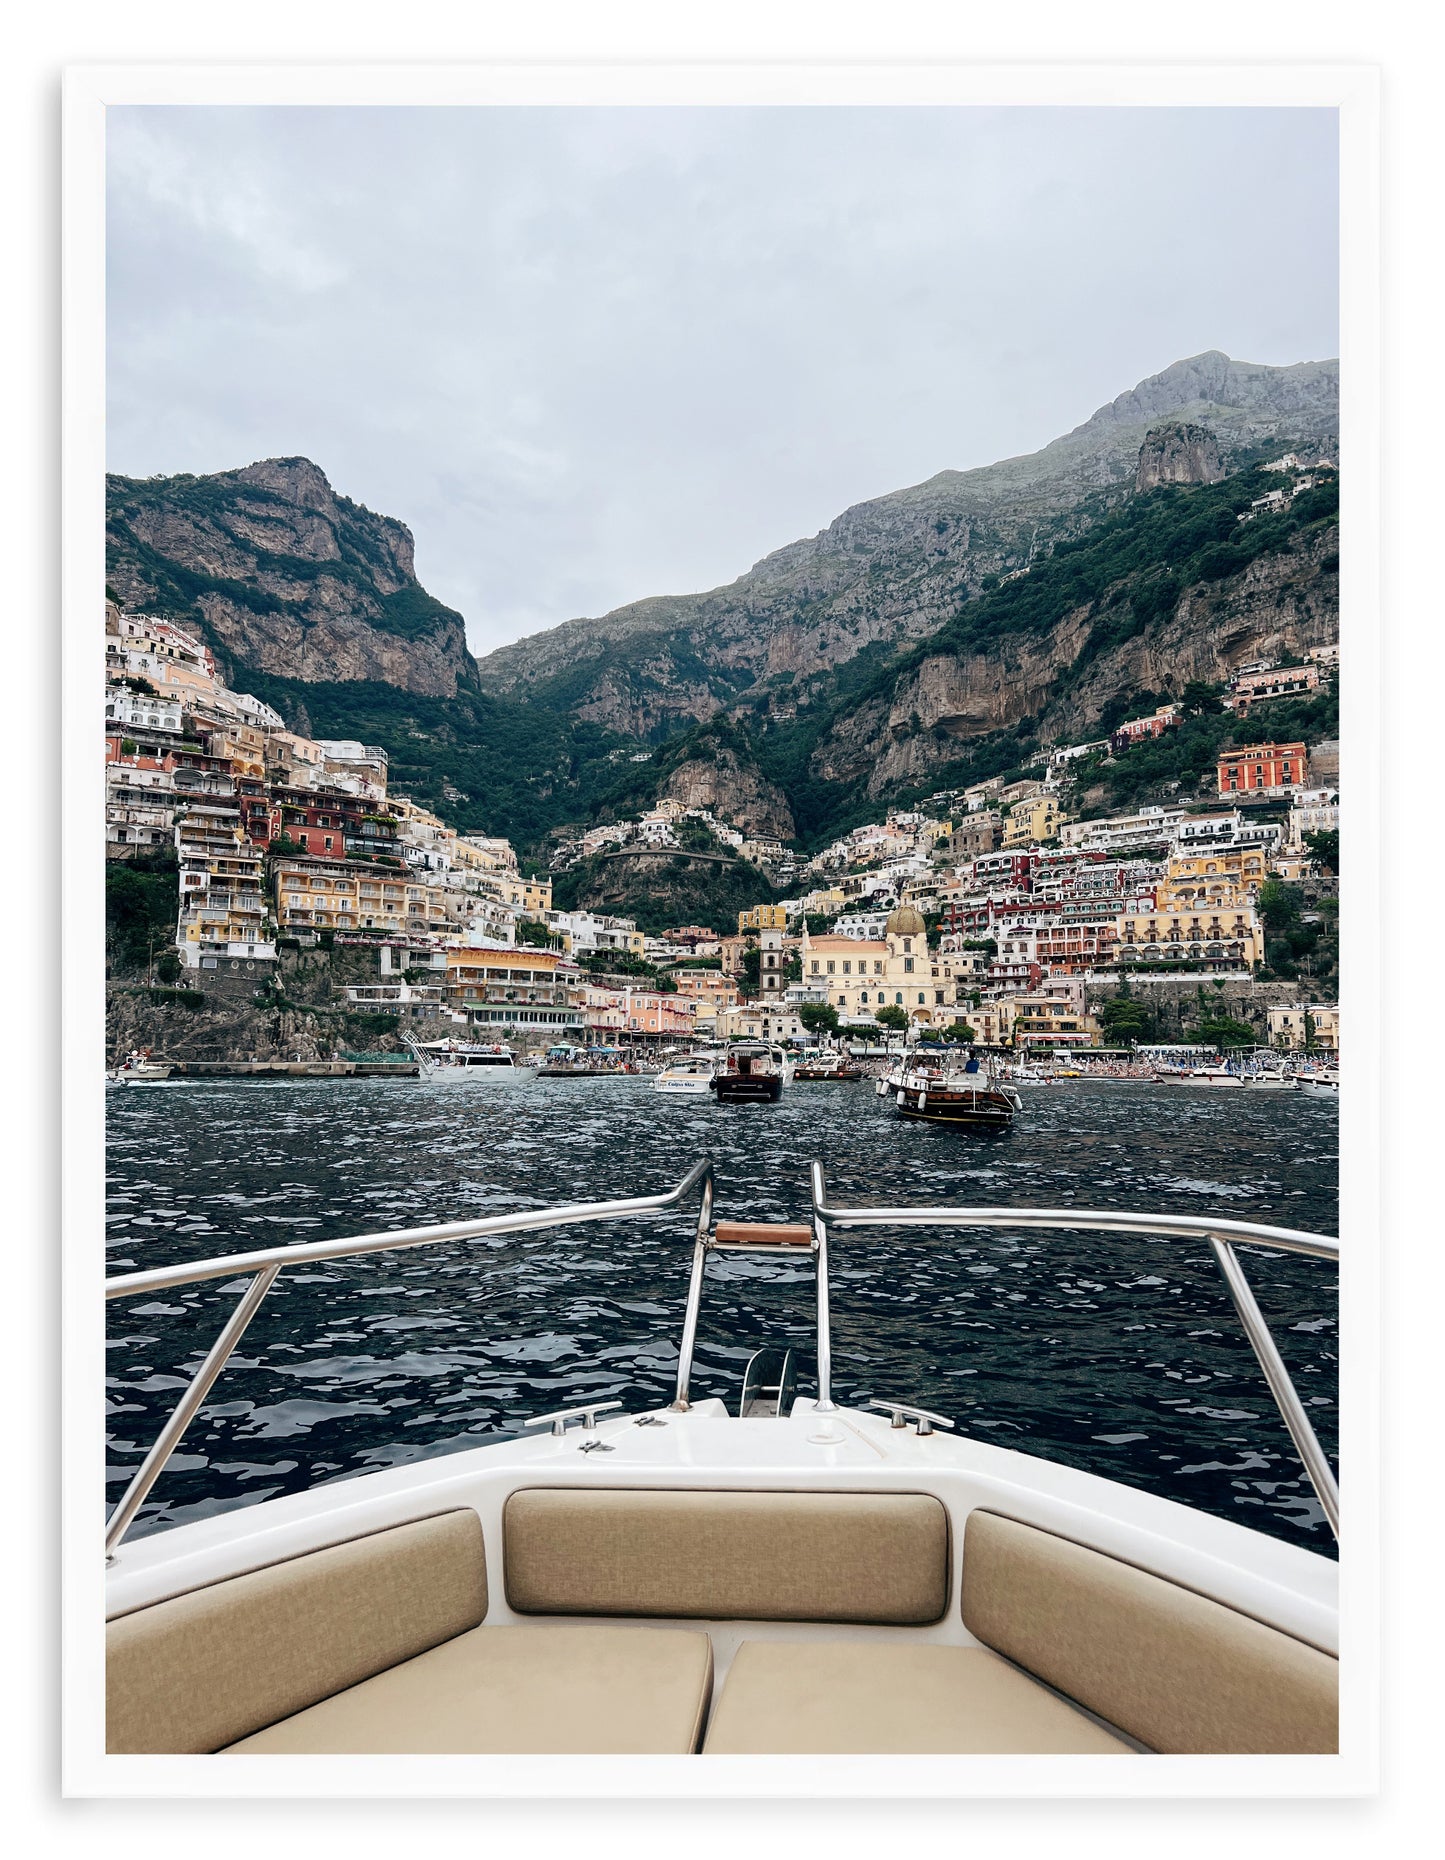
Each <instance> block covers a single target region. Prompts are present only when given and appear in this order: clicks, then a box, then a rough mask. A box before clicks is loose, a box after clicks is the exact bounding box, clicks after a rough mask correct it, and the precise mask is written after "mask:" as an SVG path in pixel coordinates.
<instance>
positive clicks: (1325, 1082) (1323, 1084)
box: [1294, 1066, 1340, 1101]
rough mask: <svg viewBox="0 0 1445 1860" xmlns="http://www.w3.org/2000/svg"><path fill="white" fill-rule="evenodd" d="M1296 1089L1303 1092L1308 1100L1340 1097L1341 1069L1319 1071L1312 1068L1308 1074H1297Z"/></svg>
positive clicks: (1333, 1068)
mask: <svg viewBox="0 0 1445 1860" xmlns="http://www.w3.org/2000/svg"><path fill="white" fill-rule="evenodd" d="M1294 1088H1295V1090H1296V1091H1302V1092H1303V1093H1304V1094H1305V1096H1306V1097H1307V1098H1334V1099H1335V1100H1337V1101H1338V1099H1339V1095H1340V1074H1339V1068H1338V1067H1333V1066H1326V1067H1321V1068H1320V1069H1319V1070H1318V1071H1316V1070H1314V1069H1313V1068H1311V1069H1310V1070H1309V1071H1308V1072H1296V1074H1295V1076H1294Z"/></svg>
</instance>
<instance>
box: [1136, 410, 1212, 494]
mask: <svg viewBox="0 0 1445 1860" xmlns="http://www.w3.org/2000/svg"><path fill="white" fill-rule="evenodd" d="M1223 476H1224V460H1223V458H1222V456H1221V454H1220V450H1219V441H1218V440H1217V439H1216V438H1215V436H1214V434H1213V433H1212V432H1210V430H1209V428H1208V427H1207V426H1195V425H1193V424H1192V423H1191V422H1190V421H1188V420H1170V421H1167V422H1166V423H1165V424H1164V425H1163V426H1156V427H1154V428H1153V429H1152V430H1151V431H1149V432H1147V433H1146V434H1145V435H1144V443H1143V445H1142V446H1140V448H1139V464H1138V467H1137V469H1136V470H1135V473H1134V489H1135V490H1136V491H1152V490H1153V489H1154V487H1155V485H1156V484H1216V483H1218V481H1219V480H1220V479H1221V478H1222V477H1223Z"/></svg>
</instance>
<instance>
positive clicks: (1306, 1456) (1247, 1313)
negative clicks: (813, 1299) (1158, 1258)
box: [812, 1162, 1340, 1537]
mask: <svg viewBox="0 0 1445 1860" xmlns="http://www.w3.org/2000/svg"><path fill="white" fill-rule="evenodd" d="M812 1178H813V1229H814V1233H815V1234H816V1236H817V1240H818V1245H819V1246H820V1247H822V1248H826V1246H827V1229H828V1227H829V1226H830V1225H832V1226H834V1227H995V1228H1008V1229H1018V1228H1027V1229H1031V1230H1034V1231H1037V1230H1039V1229H1063V1230H1073V1231H1076V1232H1085V1233H1116V1234H1153V1235H1155V1236H1157V1237H1159V1238H1163V1239H1168V1240H1194V1241H1199V1240H1202V1241H1205V1242H1206V1243H1207V1244H1208V1246H1209V1248H1210V1250H1211V1252H1212V1253H1213V1255H1214V1260H1215V1263H1216V1265H1217V1266H1218V1267H1219V1270H1220V1273H1221V1274H1222V1276H1223V1278H1224V1283H1225V1285H1226V1287H1227V1288H1228V1291H1229V1296H1230V1298H1231V1299H1232V1300H1233V1303H1234V1309H1235V1311H1236V1313H1237V1314H1238V1317H1239V1321H1240V1324H1241V1325H1242V1326H1243V1329H1244V1334H1245V1336H1246V1337H1247V1338H1248V1339H1249V1342H1250V1346H1251V1348H1252V1349H1253V1351H1254V1354H1255V1356H1256V1358H1257V1359H1258V1362H1259V1366H1260V1368H1261V1369H1262V1370H1263V1371H1264V1379H1265V1381H1266V1382H1267V1383H1268V1384H1269V1391H1270V1394H1271V1395H1272V1396H1273V1397H1274V1402H1275V1406H1276V1407H1277V1408H1278V1409H1279V1413H1280V1419H1281V1420H1282V1421H1283V1422H1284V1424H1285V1426H1286V1427H1287V1428H1288V1429H1289V1436H1290V1439H1291V1440H1292V1441H1293V1442H1294V1446H1295V1451H1296V1452H1297V1453H1298V1454H1299V1457H1300V1464H1301V1465H1302V1466H1303V1467H1304V1469H1305V1473H1306V1476H1307V1477H1308V1479H1309V1482H1310V1484H1311V1485H1312V1486H1313V1487H1314V1489H1315V1493H1316V1495H1317V1496H1318V1498H1319V1501H1320V1505H1321V1507H1322V1508H1323V1510H1324V1514H1325V1517H1326V1518H1327V1519H1328V1520H1329V1526H1330V1529H1331V1530H1332V1531H1333V1532H1334V1534H1335V1536H1336V1537H1338V1536H1339V1534H1340V1488H1339V1485H1338V1482H1337V1481H1336V1479H1335V1474H1334V1469H1333V1468H1332V1467H1331V1465H1330V1462H1329V1458H1328V1456H1327V1454H1326V1453H1325V1450H1324V1448H1323V1447H1322V1446H1321V1445H1320V1443H1319V1438H1318V1436H1317V1435H1316V1433H1315V1430H1314V1428H1313V1427H1312V1426H1311V1425H1310V1421H1309V1416H1308V1415H1307V1414H1306V1413H1305V1409H1304V1403H1303V1402H1302V1401H1301V1400H1300V1398H1299V1394H1298V1391H1297V1390H1296V1388H1295V1386H1294V1383H1293V1382H1292V1381H1291V1380H1290V1373H1289V1371H1288V1369H1286V1368H1285V1364H1284V1358H1283V1357H1282V1356H1281V1355H1280V1353H1279V1347H1278V1345H1277V1344H1276V1343H1275V1340H1274V1336H1273V1334H1272V1333H1271V1331H1270V1328H1269V1325H1268V1324H1267V1323H1266V1321H1265V1317H1264V1313H1263V1312H1262V1311H1261V1310H1260V1308H1259V1305H1258V1304H1257V1303H1256V1301H1255V1297H1254V1293H1253V1292H1252V1291H1251V1290H1250V1287H1249V1281H1248V1280H1247V1279H1246V1277H1245V1274H1244V1266H1243V1264H1242V1263H1241V1261H1240V1259H1239V1258H1238V1256H1237V1255H1236V1253H1235V1251H1234V1249H1235V1247H1236V1246H1241V1245H1242V1246H1257V1247H1266V1248H1269V1249H1271V1250H1272V1251H1275V1252H1283V1253H1305V1254H1308V1255H1309V1256H1310V1257H1312V1258H1314V1259H1329V1260H1334V1261H1335V1262H1336V1264H1338V1262H1339V1257H1340V1243H1339V1241H1338V1240H1336V1239H1333V1238H1330V1237H1328V1236H1326V1235H1323V1234H1307V1233H1302V1232H1300V1230H1299V1229H1298V1228H1293V1227H1259V1226H1255V1225H1254V1224H1253V1223H1251V1222H1248V1221H1218V1220H1213V1219H1208V1220H1206V1219H1203V1218H1201V1217H1198V1216H1193V1215H1159V1214H1121V1213H1119V1212H1117V1211H1116V1210H1114V1209H1112V1208H833V1207H829V1206H828V1199H827V1184H826V1182H825V1181H824V1178H823V1165H822V1164H821V1163H820V1162H815V1163H814V1164H813V1171H812ZM831 1376H832V1364H831V1357H830V1351H829V1347H828V1335H827V1330H826V1327H825V1326H822V1325H820V1327H819V1331H818V1395H819V1403H818V1405H819V1407H831V1406H832V1403H831V1401H830V1399H829V1394H830V1386H829V1385H830V1381H831Z"/></svg>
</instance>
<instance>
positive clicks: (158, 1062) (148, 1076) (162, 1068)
mask: <svg viewBox="0 0 1445 1860" xmlns="http://www.w3.org/2000/svg"><path fill="white" fill-rule="evenodd" d="M174 1070H175V1068H174V1067H173V1066H171V1065H168V1064H167V1063H166V1061H165V1060H163V1059H152V1058H151V1049H150V1048H149V1047H148V1046H138V1047H136V1048H134V1049H133V1050H132V1051H131V1052H129V1053H127V1054H126V1056H125V1058H124V1059H123V1060H122V1061H121V1063H120V1064H119V1065H118V1066H116V1067H115V1068H114V1069H113V1070H111V1071H109V1072H107V1073H106V1075H105V1082H106V1085H107V1087H109V1086H113V1085H158V1084H159V1083H160V1082H161V1080H162V1079H168V1078H169V1077H170V1076H171V1073H172V1072H173V1071H174Z"/></svg>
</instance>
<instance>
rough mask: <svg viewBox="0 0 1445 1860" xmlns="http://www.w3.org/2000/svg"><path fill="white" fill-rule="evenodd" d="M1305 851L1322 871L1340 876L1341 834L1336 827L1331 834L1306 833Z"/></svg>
mask: <svg viewBox="0 0 1445 1860" xmlns="http://www.w3.org/2000/svg"><path fill="white" fill-rule="evenodd" d="M1304 843H1305V851H1306V852H1307V853H1308V854H1309V856H1310V858H1311V859H1313V860H1314V862H1315V864H1316V865H1318V866H1319V867H1321V869H1322V870H1324V871H1326V872H1328V873H1330V874H1331V876H1332V877H1333V876H1338V873H1339V869H1340V834H1339V829H1338V827H1336V828H1335V829H1334V830H1333V831H1332V832H1329V833H1306V835H1305V836H1304Z"/></svg>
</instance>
